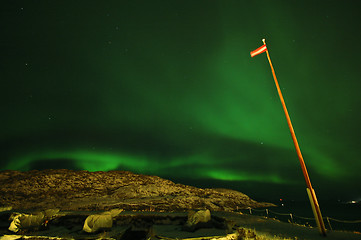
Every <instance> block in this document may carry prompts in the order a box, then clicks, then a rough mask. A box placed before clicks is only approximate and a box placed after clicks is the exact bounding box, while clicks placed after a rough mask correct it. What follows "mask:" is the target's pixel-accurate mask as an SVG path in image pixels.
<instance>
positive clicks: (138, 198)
mask: <svg viewBox="0 0 361 240" xmlns="http://www.w3.org/2000/svg"><path fill="white" fill-rule="evenodd" d="M0 206H5V207H12V208H13V209H46V208H59V209H61V210H87V211H94V210H108V209H111V208H123V209H125V210H146V211H186V210H189V209H204V208H207V209H209V210H212V211H233V210H237V209H242V208H247V207H252V208H257V207H266V206H272V204H269V203H259V202H256V201H254V200H252V199H251V198H249V197H248V196H247V195H245V194H243V193H240V192H237V191H233V190H228V189H208V188H207V189H201V188H196V187H192V186H187V185H182V184H176V183H174V182H172V181H169V180H165V179H162V178H160V177H157V176H148V175H141V174H134V173H131V172H126V171H109V172H88V171H73V170H65V169H62V170H43V171H37V170H32V171H27V172H19V171H10V170H6V171H1V172H0Z"/></svg>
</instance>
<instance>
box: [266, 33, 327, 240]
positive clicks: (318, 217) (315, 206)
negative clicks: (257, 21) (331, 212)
mask: <svg viewBox="0 0 361 240" xmlns="http://www.w3.org/2000/svg"><path fill="white" fill-rule="evenodd" d="M262 41H263V43H264V45H266V40H265V39H262ZM266 53H267V59H268V62H269V64H270V66H271V70H272V75H273V79H274V82H275V84H276V88H277V92H278V96H279V98H280V100H281V103H282V107H283V111H284V112H285V115H286V119H287V124H288V127H289V129H290V132H291V135H292V140H293V144H294V145H295V148H296V152H297V155H298V159H299V161H300V164H301V168H302V172H303V176H304V177H305V181H306V185H307V193H308V197H309V199H310V203H311V207H312V211H313V214H314V216H315V219H316V223H317V226H318V228H319V230H320V233H321V234H322V235H323V236H326V228H325V224H324V222H323V218H322V214H321V210H320V206H319V205H318V202H317V198H316V194H315V191H314V190H313V188H312V185H311V180H310V177H309V175H308V172H307V168H306V165H305V162H304V160H303V157H302V153H301V149H300V147H299V145H298V142H297V138H296V134H295V131H294V130H293V126H292V123H291V119H290V116H289V114H288V111H287V107H286V103H285V100H284V99H283V96H282V92H281V89H280V86H279V84H278V81H277V77H276V73H275V70H274V68H273V65H272V62H271V58H270V56H269V53H268V50H266Z"/></svg>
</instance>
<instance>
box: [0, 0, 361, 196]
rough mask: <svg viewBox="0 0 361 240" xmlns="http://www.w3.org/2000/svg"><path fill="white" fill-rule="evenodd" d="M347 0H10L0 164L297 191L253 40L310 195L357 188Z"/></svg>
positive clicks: (354, 48) (355, 23) (354, 28)
mask: <svg viewBox="0 0 361 240" xmlns="http://www.w3.org/2000/svg"><path fill="white" fill-rule="evenodd" d="M357 5H358V3H356V1H343V2H340V1H320V2H319V3H314V2H312V1H306V2H297V1H287V2H286V1H272V2H271V1H121V2H118V1H106V2H97V1H89V2H87V4H86V5H85V4H84V3H80V2H71V1H63V2H57V3H54V2H51V3H50V2H47V1H38V2H36V3H34V2H32V3H30V2H27V1H19V2H16V3H13V2H8V3H5V4H4V7H3V8H2V9H1V21H0V22H1V23H0V27H1V29H3V34H2V39H1V40H0V44H1V50H2V51H1V52H2V54H1V56H0V58H1V62H2V64H1V66H0V68H1V69H0V74H1V75H0V78H1V82H2V90H3V93H2V95H1V103H0V104H1V110H2V111H1V112H2V124H1V128H2V129H1V132H2V134H1V138H0V141H1V146H2V147H1V159H2V165H1V170H6V169H13V170H30V169H46V168H69V169H79V170H88V171H109V170H129V171H133V172H136V173H143V174H152V175H158V176H160V177H164V178H168V179H171V180H174V181H177V182H181V183H186V184H191V185H198V186H202V187H226V188H234V189H236V190H239V191H242V192H245V193H246V194H249V195H250V196H256V197H258V198H263V199H267V198H279V197H284V196H286V197H290V198H299V197H300V196H301V198H302V197H306V194H305V184H304V180H303V176H302V172H301V169H300V167H299V162H298V158H297V155H296V152H295V150H294V147H293V143H292V140H291V136H290V133H289V130H288V126H287V123H286V120H285V117H284V114H283V110H282V107H281V104H280V101H279V99H278V95H277V91H276V88H275V86H274V82H273V79H272V75H271V71H270V68H269V65H268V62H267V59H266V56H265V54H261V55H259V56H257V57H254V58H251V57H250V54H249V52H250V51H251V50H254V49H256V48H257V47H259V46H261V45H262V42H261V39H262V38H266V41H267V46H268V49H269V52H270V55H271V58H272V61H273V64H274V67H275V70H276V73H277V76H278V78H279V82H280V85H281V88H282V91H283V94H284V98H285V100H286V104H287V107H288V110H289V113H290V116H291V119H292V122H293V125H294V128H295V132H296V135H297V137H298V140H299V143H300V147H301V150H302V153H303V155H304V158H305V162H306V165H307V167H308V170H309V172H310V177H311V181H312V182H313V185H314V188H315V189H316V191H318V193H319V194H318V195H320V196H321V198H325V199H326V198H333V199H334V198H336V199H346V200H347V199H348V198H361V192H360V190H356V189H361V188H360V182H361V178H360V176H361V175H360V174H359V172H360V170H361V163H360V161H358V160H359V155H360V153H361V152H360V148H359V143H360V141H359V136H360V133H361V132H360V130H359V128H358V127H357V126H358V124H359V123H360V120H361V115H360V113H359V109H360V105H361V101H360V97H359V89H360V87H361V81H360V77H361V71H360V69H361V68H360V60H359V56H360V53H361V49H360V46H359V45H358V44H357V40H358V39H360V31H359V29H360V25H361V21H360V17H359V13H358V11H356V10H357V9H358V6H357Z"/></svg>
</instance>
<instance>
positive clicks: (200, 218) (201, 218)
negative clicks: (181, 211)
mask: <svg viewBox="0 0 361 240" xmlns="http://www.w3.org/2000/svg"><path fill="white" fill-rule="evenodd" d="M209 227H213V225H212V222H211V212H210V211H209V210H208V209H206V210H199V211H197V212H195V211H190V212H189V213H188V219H187V222H186V224H185V225H184V227H183V230H185V231H190V232H193V231H195V230H197V229H199V228H209Z"/></svg>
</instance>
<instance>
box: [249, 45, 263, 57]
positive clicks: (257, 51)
mask: <svg viewBox="0 0 361 240" xmlns="http://www.w3.org/2000/svg"><path fill="white" fill-rule="evenodd" d="M265 51H267V47H266V44H263V45H262V46H260V47H259V48H257V49H256V50H254V51H252V52H251V57H254V56H256V55H258V54H261V53H263V52H265Z"/></svg>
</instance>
